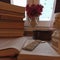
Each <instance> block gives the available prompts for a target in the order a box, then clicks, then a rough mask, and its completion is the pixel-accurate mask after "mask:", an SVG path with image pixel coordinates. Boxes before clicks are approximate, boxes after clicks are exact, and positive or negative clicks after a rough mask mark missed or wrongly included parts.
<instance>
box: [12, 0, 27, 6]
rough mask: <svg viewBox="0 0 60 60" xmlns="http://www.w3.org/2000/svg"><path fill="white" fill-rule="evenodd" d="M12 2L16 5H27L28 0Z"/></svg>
mask: <svg viewBox="0 0 60 60" xmlns="http://www.w3.org/2000/svg"><path fill="white" fill-rule="evenodd" d="M12 2H13V3H12V4H14V5H17V6H22V7H25V6H26V3H27V0H12Z"/></svg>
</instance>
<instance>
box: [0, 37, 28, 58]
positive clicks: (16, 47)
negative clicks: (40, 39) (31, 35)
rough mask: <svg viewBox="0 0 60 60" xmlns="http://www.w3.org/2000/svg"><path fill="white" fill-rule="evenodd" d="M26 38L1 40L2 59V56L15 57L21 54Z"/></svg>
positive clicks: (0, 53)
mask: <svg viewBox="0 0 60 60" xmlns="http://www.w3.org/2000/svg"><path fill="white" fill-rule="evenodd" d="M26 40H27V39H26V38H24V37H20V38H1V39H0V57H2V56H14V55H17V54H19V52H20V50H21V49H22V47H23V45H24V43H25V42H26Z"/></svg>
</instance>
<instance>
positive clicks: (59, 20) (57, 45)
mask: <svg viewBox="0 0 60 60" xmlns="http://www.w3.org/2000/svg"><path fill="white" fill-rule="evenodd" d="M54 27H55V28H56V30H55V31H54V32H53V34H52V47H53V48H54V49H55V50H56V51H57V52H58V53H59V54H60V13H58V14H57V15H56V17H55V22H54Z"/></svg>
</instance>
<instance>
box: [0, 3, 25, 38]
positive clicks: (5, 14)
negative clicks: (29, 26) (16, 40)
mask: <svg viewBox="0 0 60 60" xmlns="http://www.w3.org/2000/svg"><path fill="white" fill-rule="evenodd" d="M24 14H25V8H24V7H19V6H15V5H11V4H8V3H4V2H0V37H20V36H23V34H24V21H23V18H24Z"/></svg>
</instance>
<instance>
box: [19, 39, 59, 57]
mask: <svg viewBox="0 0 60 60" xmlns="http://www.w3.org/2000/svg"><path fill="white" fill-rule="evenodd" d="M32 41H34V40H27V41H26V43H25V44H24V46H26V45H27V44H29V43H31V42H32ZM20 54H23V55H24V54H27V55H43V56H59V57H60V54H58V53H57V52H56V51H55V50H54V49H53V48H52V47H51V45H50V44H49V43H48V42H45V43H40V44H39V45H38V46H37V47H36V48H35V49H34V50H33V51H26V50H21V52H20Z"/></svg>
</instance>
